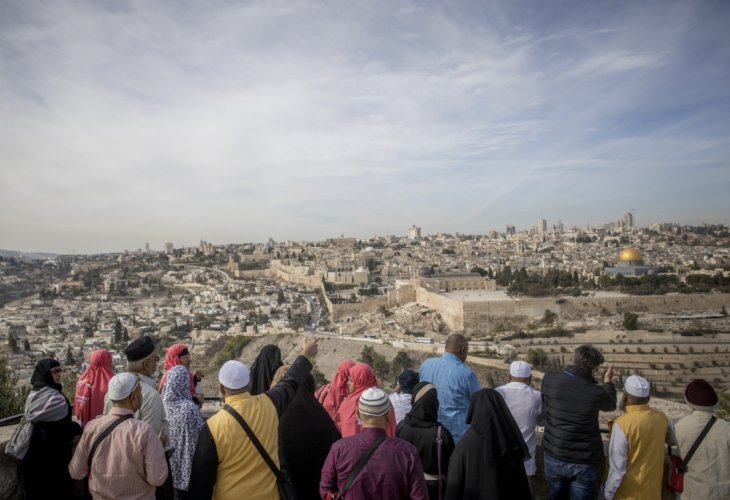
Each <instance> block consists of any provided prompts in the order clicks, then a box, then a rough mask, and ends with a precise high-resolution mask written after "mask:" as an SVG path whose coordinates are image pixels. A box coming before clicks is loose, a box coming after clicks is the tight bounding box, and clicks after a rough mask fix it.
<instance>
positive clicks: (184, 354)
mask: <svg viewBox="0 0 730 500" xmlns="http://www.w3.org/2000/svg"><path fill="white" fill-rule="evenodd" d="M190 362H191V359H190V351H188V346H186V345H185V344H172V345H171V346H170V347H169V348H168V349H167V353H166V354H165V373H163V374H162V378H161V379H160V393H162V389H164V388H165V381H166V380H167V372H168V371H170V368H172V367H173V366H178V365H181V366H184V367H185V368H187V370H188V375H189V378H190V395H191V396H193V398H195V377H194V376H193V374H192V373H191V372H190Z"/></svg>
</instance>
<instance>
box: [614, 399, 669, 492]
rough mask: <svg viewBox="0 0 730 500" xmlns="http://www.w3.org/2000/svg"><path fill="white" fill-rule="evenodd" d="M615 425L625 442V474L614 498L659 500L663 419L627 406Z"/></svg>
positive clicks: (642, 408) (644, 407)
mask: <svg viewBox="0 0 730 500" xmlns="http://www.w3.org/2000/svg"><path fill="white" fill-rule="evenodd" d="M616 425H618V426H619V427H621V430H622V431H623V432H624V435H626V440H627V441H628V443H629V448H628V461H627V464H626V474H624V477H623V479H622V480H621V486H619V488H618V490H617V491H616V495H615V498H616V499H631V500H661V497H662V475H663V473H664V445H665V440H666V436H667V426H668V420H667V416H666V415H665V414H664V413H662V412H660V411H657V410H654V409H653V408H651V407H649V405H648V404H645V405H629V406H627V407H626V414H625V415H622V416H620V417H619V418H617V419H616Z"/></svg>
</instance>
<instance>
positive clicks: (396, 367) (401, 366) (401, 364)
mask: <svg viewBox="0 0 730 500" xmlns="http://www.w3.org/2000/svg"><path fill="white" fill-rule="evenodd" d="M411 366H413V360H412V359H411V357H410V356H409V355H408V353H407V352H406V351H398V354H396V355H395V358H393V371H394V372H395V373H400V372H402V371H403V370H407V369H408V368H410V367H411Z"/></svg>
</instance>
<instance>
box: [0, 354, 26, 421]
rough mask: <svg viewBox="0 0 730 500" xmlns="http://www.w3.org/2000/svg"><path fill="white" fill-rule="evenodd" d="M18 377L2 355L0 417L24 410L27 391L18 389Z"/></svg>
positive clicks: (0, 366)
mask: <svg viewBox="0 0 730 500" xmlns="http://www.w3.org/2000/svg"><path fill="white" fill-rule="evenodd" d="M17 382H18V379H17V377H15V375H13V373H12V371H11V370H10V369H9V368H8V362H7V360H6V359H5V358H4V357H1V356H0V418H5V417H10V416H12V415H17V414H18V413H22V412H23V407H24V406H25V396H26V395H25V393H23V392H20V391H18V390H17V389H16V384H17Z"/></svg>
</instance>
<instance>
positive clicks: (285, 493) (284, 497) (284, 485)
mask: <svg viewBox="0 0 730 500" xmlns="http://www.w3.org/2000/svg"><path fill="white" fill-rule="evenodd" d="M223 409H224V410H226V411H227V412H228V413H230V414H231V416H232V417H233V418H235V419H236V421H237V422H238V423H239V424H240V425H241V427H242V428H243V430H244V431H245V432H246V434H248V438H249V439H250V440H251V443H253V445H254V446H255V447H256V450H258V452H259V454H260V455H261V458H263V459H264V462H266V465H268V466H269V468H270V469H271V472H273V473H274V477H276V486H277V487H278V488H279V495H280V496H281V500H298V499H299V493H298V492H297V488H296V486H295V485H294V481H293V480H292V478H291V475H290V474H289V471H287V470H286V469H284V468H281V469H280V468H278V467H277V466H276V464H275V463H274V461H273V460H271V457H270V456H269V454H268V453H267V452H266V449H264V447H263V445H262V444H261V442H260V441H259V440H258V438H257V437H256V434H254V433H253V431H252V430H251V428H250V427H249V426H248V424H247V423H246V421H245V420H244V419H243V417H242V416H241V415H240V414H239V413H238V412H237V411H236V410H234V409H233V408H231V407H230V406H229V405H225V406H224V407H223Z"/></svg>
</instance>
